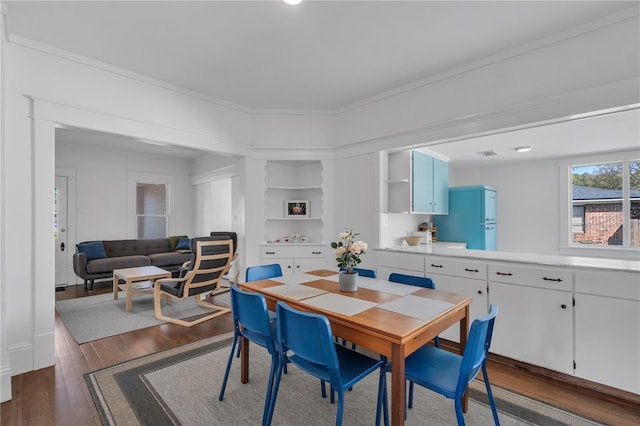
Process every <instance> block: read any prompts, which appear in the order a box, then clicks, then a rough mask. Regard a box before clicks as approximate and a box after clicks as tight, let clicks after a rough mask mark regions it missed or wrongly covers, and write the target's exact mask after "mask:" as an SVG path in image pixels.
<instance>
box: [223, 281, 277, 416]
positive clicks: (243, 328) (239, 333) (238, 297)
mask: <svg viewBox="0 0 640 426" xmlns="http://www.w3.org/2000/svg"><path fill="white" fill-rule="evenodd" d="M231 312H232V316H233V343H232V344H231V353H230V354H229V360H228V361H227V369H226V370H225V372H224V379H223V380H222V387H221V388H220V395H219V396H218V400H219V401H222V400H223V399H224V391H225V389H226V387H227V380H228V378H229V371H230V370H231V363H232V362H233V353H234V352H235V348H236V345H237V344H238V342H239V340H240V338H242V337H246V338H247V339H249V340H250V341H251V342H253V343H255V344H257V345H258V346H262V347H263V348H265V349H266V350H267V352H269V354H270V355H271V368H270V369H269V381H268V384H267V393H266V397H265V402H264V409H263V412H262V424H263V425H265V424H267V423H265V422H266V420H267V414H268V411H269V407H270V401H271V392H272V389H273V380H274V377H275V372H276V367H277V365H278V351H277V347H276V325H275V321H274V320H272V319H270V318H269V314H268V311H267V302H266V301H265V298H264V296H263V295H261V294H259V293H251V292H247V291H243V290H240V289H239V288H238V287H237V286H231Z"/></svg>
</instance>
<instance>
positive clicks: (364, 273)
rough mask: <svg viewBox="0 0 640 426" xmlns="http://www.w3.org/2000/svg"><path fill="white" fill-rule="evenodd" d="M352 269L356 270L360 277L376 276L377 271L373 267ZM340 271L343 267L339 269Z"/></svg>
mask: <svg viewBox="0 0 640 426" xmlns="http://www.w3.org/2000/svg"><path fill="white" fill-rule="evenodd" d="M353 270H354V271H356V272H357V273H358V275H360V276H361V277H367V278H378V273H377V272H376V270H375V269H363V268H353ZM340 271H344V269H340Z"/></svg>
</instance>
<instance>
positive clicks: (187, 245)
mask: <svg viewBox="0 0 640 426" xmlns="http://www.w3.org/2000/svg"><path fill="white" fill-rule="evenodd" d="M176 251H179V252H180V253H189V252H190V251H191V240H190V239H189V238H186V237H182V238H180V240H178V244H176Z"/></svg>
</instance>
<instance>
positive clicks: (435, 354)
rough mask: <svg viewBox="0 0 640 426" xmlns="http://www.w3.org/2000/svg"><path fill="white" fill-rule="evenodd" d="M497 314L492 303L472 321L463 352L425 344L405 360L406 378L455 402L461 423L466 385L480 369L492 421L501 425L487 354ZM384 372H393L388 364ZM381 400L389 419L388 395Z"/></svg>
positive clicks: (379, 399) (386, 416) (381, 397)
mask: <svg viewBox="0 0 640 426" xmlns="http://www.w3.org/2000/svg"><path fill="white" fill-rule="evenodd" d="M497 314H498V307H497V306H496V305H493V304H492V305H491V306H490V308H489V313H488V314H487V315H485V316H483V317H480V318H477V319H476V320H475V321H473V323H472V324H471V329H470V330H469V338H468V340H467V345H466V347H465V349H464V355H462V356H460V355H458V354H454V353H452V352H448V351H445V350H444V349H439V348H435V347H433V346H430V345H424V346H422V347H421V348H420V349H418V350H417V351H416V352H414V353H412V354H411V355H409V356H408V357H407V358H406V360H405V377H406V379H407V380H410V381H411V382H413V383H417V384H418V385H420V386H424V387H425V388H427V389H431V390H432V391H434V392H437V393H439V394H441V395H444V396H445V397H447V398H450V399H453V400H454V401H455V410H456V418H457V420H458V425H464V424H465V423H464V414H463V413H462V397H463V395H464V393H465V392H466V390H467V386H468V385H469V383H471V381H473V380H474V379H475V378H476V376H477V375H478V373H479V372H480V370H482V375H483V376H484V384H485V386H486V388H487V396H488V398H489V404H490V405H491V411H492V413H493V420H494V422H495V424H496V426H499V425H500V421H499V420H498V411H497V410H496V404H495V402H494V400H493V393H492V392H491V385H490V384H489V376H488V375H487V354H488V353H489V347H490V346H491V336H492V335H493V325H494V322H495V319H496V315H497ZM385 371H391V367H390V366H389V365H388V366H386V367H385ZM378 403H379V407H378V413H379V412H380V408H382V411H383V412H384V416H385V422H386V421H387V418H388V415H389V413H388V410H387V400H386V394H383V395H378ZM380 405H382V407H380ZM379 424H380V421H379V416H376V425H379Z"/></svg>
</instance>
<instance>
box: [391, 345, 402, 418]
mask: <svg viewBox="0 0 640 426" xmlns="http://www.w3.org/2000/svg"><path fill="white" fill-rule="evenodd" d="M404 382H405V380H404V346H402V345H393V347H392V349H391V425H392V426H398V425H404V402H405V395H404V391H405V384H404Z"/></svg>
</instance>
